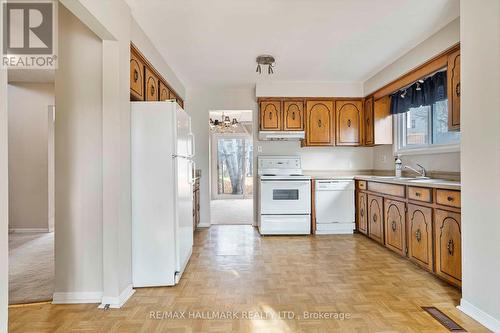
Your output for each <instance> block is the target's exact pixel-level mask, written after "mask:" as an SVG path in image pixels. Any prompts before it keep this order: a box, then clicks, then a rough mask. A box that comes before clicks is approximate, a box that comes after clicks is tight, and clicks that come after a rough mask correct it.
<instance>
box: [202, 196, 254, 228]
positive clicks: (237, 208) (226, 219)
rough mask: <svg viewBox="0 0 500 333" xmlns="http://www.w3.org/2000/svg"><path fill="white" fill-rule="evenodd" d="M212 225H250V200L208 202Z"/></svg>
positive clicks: (251, 221)
mask: <svg viewBox="0 0 500 333" xmlns="http://www.w3.org/2000/svg"><path fill="white" fill-rule="evenodd" d="M210 219H211V223H212V224H252V223H253V200H252V199H227V200H225V199H224V200H212V201H211V202H210Z"/></svg>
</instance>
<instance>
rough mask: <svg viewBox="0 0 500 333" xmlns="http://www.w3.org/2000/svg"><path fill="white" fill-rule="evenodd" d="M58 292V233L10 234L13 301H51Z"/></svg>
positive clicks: (10, 276)
mask: <svg viewBox="0 0 500 333" xmlns="http://www.w3.org/2000/svg"><path fill="white" fill-rule="evenodd" d="M53 292H54V233H53V232H51V233H26V234H25V233H11V234H9V304H21V303H31V302H40V301H48V300H51V299H52V293H53Z"/></svg>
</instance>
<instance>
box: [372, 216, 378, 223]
mask: <svg viewBox="0 0 500 333" xmlns="http://www.w3.org/2000/svg"><path fill="white" fill-rule="evenodd" d="M373 222H375V223H377V215H376V214H373Z"/></svg>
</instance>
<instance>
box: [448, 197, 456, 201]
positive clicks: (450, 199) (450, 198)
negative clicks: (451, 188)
mask: <svg viewBox="0 0 500 333" xmlns="http://www.w3.org/2000/svg"><path fill="white" fill-rule="evenodd" d="M447 199H448V201H454V200H455V198H453V197H452V196H448V198H447Z"/></svg>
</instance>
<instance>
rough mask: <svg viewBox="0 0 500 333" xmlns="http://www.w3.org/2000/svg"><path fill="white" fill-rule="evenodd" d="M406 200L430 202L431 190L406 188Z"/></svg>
mask: <svg viewBox="0 0 500 333" xmlns="http://www.w3.org/2000/svg"><path fill="white" fill-rule="evenodd" d="M408 199H410V200H417V201H424V202H432V190H431V189H430V188H425V187H413V186H408Z"/></svg>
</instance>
